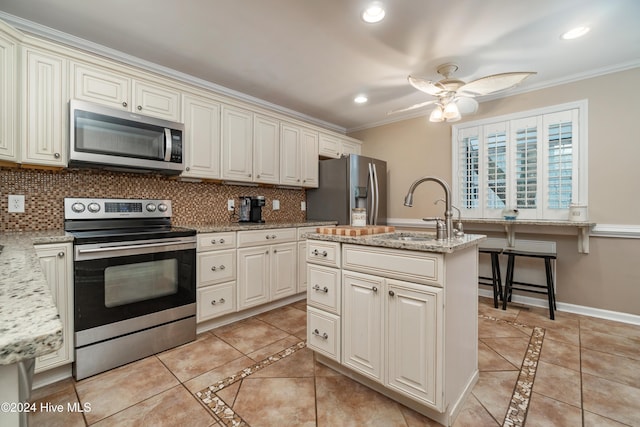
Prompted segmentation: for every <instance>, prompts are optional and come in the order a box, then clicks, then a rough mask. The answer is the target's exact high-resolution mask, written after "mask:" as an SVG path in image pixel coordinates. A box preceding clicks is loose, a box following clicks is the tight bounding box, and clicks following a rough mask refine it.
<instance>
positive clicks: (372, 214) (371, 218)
mask: <svg viewBox="0 0 640 427" xmlns="http://www.w3.org/2000/svg"><path fill="white" fill-rule="evenodd" d="M373 167H374V166H373V164H372V163H369V177H368V178H369V179H368V181H369V182H368V183H367V186H369V185H371V191H370V194H371V209H368V208H369V207H368V206H367V210H368V212H367V223H368V224H369V225H375V209H376V187H375V178H374V172H373ZM368 200H369V197H367V201H368Z"/></svg>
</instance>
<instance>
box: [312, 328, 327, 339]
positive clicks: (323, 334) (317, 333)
mask: <svg viewBox="0 0 640 427" xmlns="http://www.w3.org/2000/svg"><path fill="white" fill-rule="evenodd" d="M311 333H312V334H313V335H315V336H317V337H318V338H322V339H323V340H326V339H327V338H329V335H327V333H326V332H323V333H322V334H320V331H319V330H317V329H314V330H313V332H311Z"/></svg>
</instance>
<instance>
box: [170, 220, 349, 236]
mask: <svg viewBox="0 0 640 427" xmlns="http://www.w3.org/2000/svg"><path fill="white" fill-rule="evenodd" d="M336 224H337V222H336V221H302V222H263V223H253V222H245V223H238V222H221V223H213V224H204V225H192V224H175V225H179V226H180V227H186V228H192V229H194V230H196V231H197V232H198V233H218V232H223V231H244V230H268V229H270V228H297V227H326V226H329V225H336Z"/></svg>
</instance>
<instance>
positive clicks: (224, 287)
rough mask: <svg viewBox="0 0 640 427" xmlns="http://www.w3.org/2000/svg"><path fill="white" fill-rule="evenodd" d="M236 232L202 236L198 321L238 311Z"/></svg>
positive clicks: (198, 258)
mask: <svg viewBox="0 0 640 427" xmlns="http://www.w3.org/2000/svg"><path fill="white" fill-rule="evenodd" d="M235 247H236V233H235V232H221V233H203V234H199V235H198V239H197V256H196V285H197V291H196V305H197V309H196V313H197V314H196V320H197V321H198V322H203V321H205V320H209V319H213V318H215V317H219V316H222V315H224V314H228V313H233V312H235V311H236V310H237V304H236V276H237V268H236V250H235Z"/></svg>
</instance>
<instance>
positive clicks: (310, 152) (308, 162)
mask: <svg viewBox="0 0 640 427" xmlns="http://www.w3.org/2000/svg"><path fill="white" fill-rule="evenodd" d="M300 147H301V153H300V166H301V168H302V171H301V176H302V186H303V187H308V188H318V185H319V183H320V180H319V176H318V161H319V160H320V159H319V154H318V149H319V145H318V132H317V131H314V130H311V129H306V128H302V132H301V134H300Z"/></svg>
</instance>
